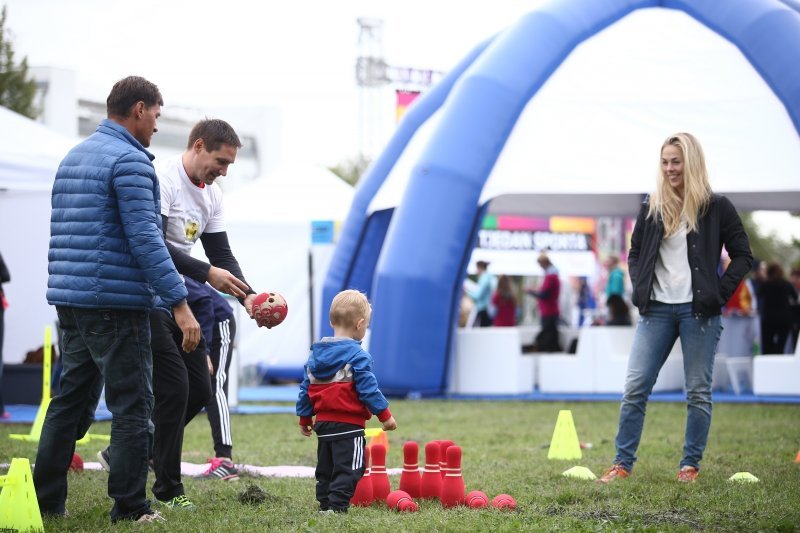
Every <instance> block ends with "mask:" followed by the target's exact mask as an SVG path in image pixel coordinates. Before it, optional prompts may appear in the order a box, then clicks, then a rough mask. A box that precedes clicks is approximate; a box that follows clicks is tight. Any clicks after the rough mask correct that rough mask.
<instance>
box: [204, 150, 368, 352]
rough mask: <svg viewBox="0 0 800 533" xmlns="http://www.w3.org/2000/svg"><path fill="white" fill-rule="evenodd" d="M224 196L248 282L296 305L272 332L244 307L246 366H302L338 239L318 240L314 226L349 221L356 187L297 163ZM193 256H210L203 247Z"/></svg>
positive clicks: (241, 340) (241, 341) (241, 326)
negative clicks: (345, 219)
mask: <svg viewBox="0 0 800 533" xmlns="http://www.w3.org/2000/svg"><path fill="white" fill-rule="evenodd" d="M223 198H224V209H225V223H226V226H227V229H228V237H229V239H230V243H231V249H232V250H233V252H234V254H235V255H236V258H237V260H238V261H239V264H240V266H241V267H242V271H243V273H244V275H245V277H246V279H247V281H248V282H249V283H250V284H251V285H252V286H253V288H254V290H256V291H259V292H262V291H274V292H279V293H281V294H282V295H283V296H284V297H285V298H286V301H287V303H288V305H289V314H288V315H287V318H286V320H285V321H284V323H283V324H281V325H280V326H278V327H276V328H273V329H271V330H266V329H265V328H258V327H256V326H255V323H254V322H253V321H251V320H249V319H248V317H247V315H246V313H244V310H243V309H240V310H239V313H238V316H237V318H238V320H237V322H238V329H237V334H236V335H237V346H238V349H239V351H238V354H239V357H240V364H241V365H248V364H254V363H266V364H267V365H269V366H278V367H294V368H297V367H300V366H302V364H303V363H304V362H305V360H306V358H307V357H308V349H309V346H310V343H311V342H312V340H314V339H316V338H317V337H318V335H319V334H318V329H319V328H318V325H319V316H320V314H319V313H320V311H319V308H318V304H319V302H320V300H321V287H322V281H323V280H324V277H325V274H326V272H327V267H328V263H329V261H330V255H331V254H332V252H333V242H331V241H329V242H321V243H320V242H317V243H315V242H312V224H315V223H316V224H320V223H321V224H323V225H325V224H328V225H329V226H335V225H336V224H338V221H341V220H344V218H345V216H346V215H347V212H348V210H349V209H350V203H351V201H352V198H353V188H352V187H351V186H350V185H348V184H347V183H345V182H344V181H342V180H341V179H340V178H339V177H338V176H336V175H335V174H333V173H332V172H330V171H329V170H327V169H325V168H322V167H309V166H296V167H292V168H283V169H279V170H277V171H275V172H273V173H271V174H270V175H268V176H266V177H263V178H260V179H258V180H257V181H254V182H253V183H251V184H249V185H246V186H244V187H241V188H239V189H236V190H233V191H230V192H226V193H224V195H223ZM332 229H333V228H331V230H332ZM193 253H195V254H198V257H202V254H203V252H202V247H201V246H196V247H195V248H194V251H193ZM237 307H241V306H238V305H237Z"/></svg>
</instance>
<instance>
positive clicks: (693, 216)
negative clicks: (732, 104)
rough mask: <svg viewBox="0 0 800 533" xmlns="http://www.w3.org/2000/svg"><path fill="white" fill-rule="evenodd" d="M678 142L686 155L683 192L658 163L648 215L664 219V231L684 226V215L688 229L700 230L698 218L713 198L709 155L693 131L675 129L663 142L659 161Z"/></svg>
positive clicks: (667, 231) (670, 233)
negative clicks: (666, 148) (707, 158)
mask: <svg viewBox="0 0 800 533" xmlns="http://www.w3.org/2000/svg"><path fill="white" fill-rule="evenodd" d="M670 144H671V145H674V146H677V147H678V149H679V150H680V151H681V154H682V155H683V196H681V194H680V193H679V192H678V191H677V190H676V189H675V188H674V187H672V186H671V185H670V184H669V179H667V176H666V174H665V173H664V168H663V167H662V166H661V165H659V173H658V176H659V177H658V184H657V186H656V190H655V192H654V193H653V194H652V195H650V207H649V210H648V212H647V216H648V217H649V218H652V219H654V220H656V219H657V218H658V217H661V220H663V221H664V235H665V236H670V235H673V234H674V233H675V232H677V231H678V229H679V228H680V226H681V221H682V219H685V220H686V222H687V224H688V225H689V231H697V224H698V219H699V218H700V216H702V214H703V212H704V211H705V209H706V208H707V207H708V203H709V201H710V200H711V195H712V191H711V185H710V184H709V183H708V171H707V170H706V158H705V156H704V155H703V148H702V147H701V146H700V142H699V141H698V140H697V139H696V138H695V137H694V135H692V134H690V133H676V134H674V135H670V136H669V137H667V140H666V141H664V144H662V145H661V151H660V152H659V154H658V156H659V161H660V158H661V154H662V153H663V152H664V148H665V147H666V146H667V145H670Z"/></svg>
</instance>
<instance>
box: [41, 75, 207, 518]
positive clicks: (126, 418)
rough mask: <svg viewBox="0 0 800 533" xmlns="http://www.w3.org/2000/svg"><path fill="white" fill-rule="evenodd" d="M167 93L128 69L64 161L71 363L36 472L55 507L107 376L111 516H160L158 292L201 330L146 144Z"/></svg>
mask: <svg viewBox="0 0 800 533" xmlns="http://www.w3.org/2000/svg"><path fill="white" fill-rule="evenodd" d="M162 105H163V101H162V98H161V93H160V92H159V90H158V87H156V86H155V85H154V84H153V83H151V82H149V81H147V80H145V79H144V78H140V77H136V76H130V77H128V78H125V79H122V80H120V81H118V82H117V83H116V84H115V85H114V87H113V88H112V89H111V93H110V94H109V96H108V100H107V110H108V119H107V120H104V121H103V122H101V123H100V125H99V126H98V128H97V131H96V132H95V133H94V134H93V135H91V136H90V137H88V138H87V139H86V140H84V141H83V142H82V143H80V144H78V145H77V146H76V147H75V148H73V149H72V150H71V151H70V152H69V153H68V154H67V156H66V157H65V158H64V160H63V161H62V162H61V165H60V166H59V168H58V172H57V173H56V178H55V182H54V184H53V194H52V208H53V209H52V215H51V222H50V234H51V236H50V251H49V254H48V259H49V273H50V277H49V279H48V283H47V285H48V289H47V300H48V301H49V303H50V304H51V305H55V306H56V310H57V312H58V320H59V325H60V328H61V331H62V335H63V337H62V342H61V358H62V364H63V371H62V374H61V392H60V394H59V395H58V396H56V397H55V398H53V399H52V401H51V402H50V406H49V408H48V410H47V416H46V418H45V421H44V425H43V427H42V435H41V438H40V440H39V450H38V453H37V456H36V467H35V470H34V474H33V481H34V485H35V486H36V496H37V499H38V500H39V508H40V510H41V512H42V513H44V514H51V515H65V514H66V508H65V503H66V497H67V469H68V467H69V464H70V461H71V459H72V455H73V453H74V451H75V441H76V440H77V439H80V438H81V437H83V436H84V435H85V434H86V432H87V430H88V429H89V426H90V425H91V423H92V422H93V414H94V411H95V408H96V407H97V402H98V399H99V397H100V393H101V391H102V388H103V386H104V385H105V390H106V392H105V399H106V404H107V405H108V409H109V410H110V411H111V413H112V414H113V416H114V418H113V421H112V424H111V445H112V447H113V449H114V454H113V459H112V461H113V464H112V467H111V473H110V475H109V477H108V495H109V496H110V497H111V498H112V499H113V500H114V506H113V507H112V509H111V519H112V521H117V520H138V521H147V522H152V521H153V520H158V519H160V515H159V514H158V513H157V512H155V511H152V510H151V509H150V502H149V500H147V498H146V492H145V484H146V482H147V458H148V448H149V434H148V421H149V420H150V416H151V413H152V409H153V388H152V370H153V359H152V352H151V348H150V325H149V320H148V315H149V312H150V310H151V309H152V308H153V307H154V305H155V303H156V301H157V300H158V301H159V304H160V305H165V306H167V307H169V308H171V309H172V312H173V313H174V316H175V320H176V322H177V324H178V326H179V327H180V330H181V332H182V333H183V345H184V349H186V350H187V351H190V350H192V349H194V348H195V347H196V346H197V344H198V342H199V340H200V326H199V325H198V323H197V321H196V320H195V319H194V316H193V315H192V313H191V311H190V309H189V306H188V304H187V303H186V287H185V286H184V284H183V279H182V277H181V276H180V275H179V274H178V272H177V271H176V270H175V265H174V264H173V262H172V260H171V259H170V255H169V252H168V251H167V247H166V245H165V244H164V238H163V233H162V231H161V216H160V212H159V211H160V206H159V202H160V194H159V186H158V180H157V179H156V174H155V170H154V169H153V165H152V163H151V161H152V160H153V155H152V154H150V153H149V152H148V151H147V150H146V148H147V147H148V146H150V139H151V138H152V137H153V134H154V133H155V132H156V131H158V130H157V128H156V121H157V119H158V117H159V116H160V114H161V106H162Z"/></svg>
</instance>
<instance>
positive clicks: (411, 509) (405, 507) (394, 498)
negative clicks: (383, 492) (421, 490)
mask: <svg viewBox="0 0 800 533" xmlns="http://www.w3.org/2000/svg"><path fill="white" fill-rule="evenodd" d="M386 505H387V506H388V507H389V509H394V510H395V511H400V512H403V511H405V512H408V513H416V512H417V511H419V505H417V502H415V501H414V500H413V499H411V496H409V494H408V493H407V492H406V491H404V490H394V491H392V492H390V493H389V495H388V496H386Z"/></svg>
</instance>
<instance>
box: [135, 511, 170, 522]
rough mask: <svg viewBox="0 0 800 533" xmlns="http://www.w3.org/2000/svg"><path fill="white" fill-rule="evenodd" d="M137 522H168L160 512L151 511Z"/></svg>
mask: <svg viewBox="0 0 800 533" xmlns="http://www.w3.org/2000/svg"><path fill="white" fill-rule="evenodd" d="M136 521H137V522H138V523H140V524H152V523H153V522H166V521H167V519H166V518H164V515H162V514H161V513H160V512H158V511H150V512H149V513H145V514H143V515H142V516H140V517H139V519H138V520H136Z"/></svg>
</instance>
